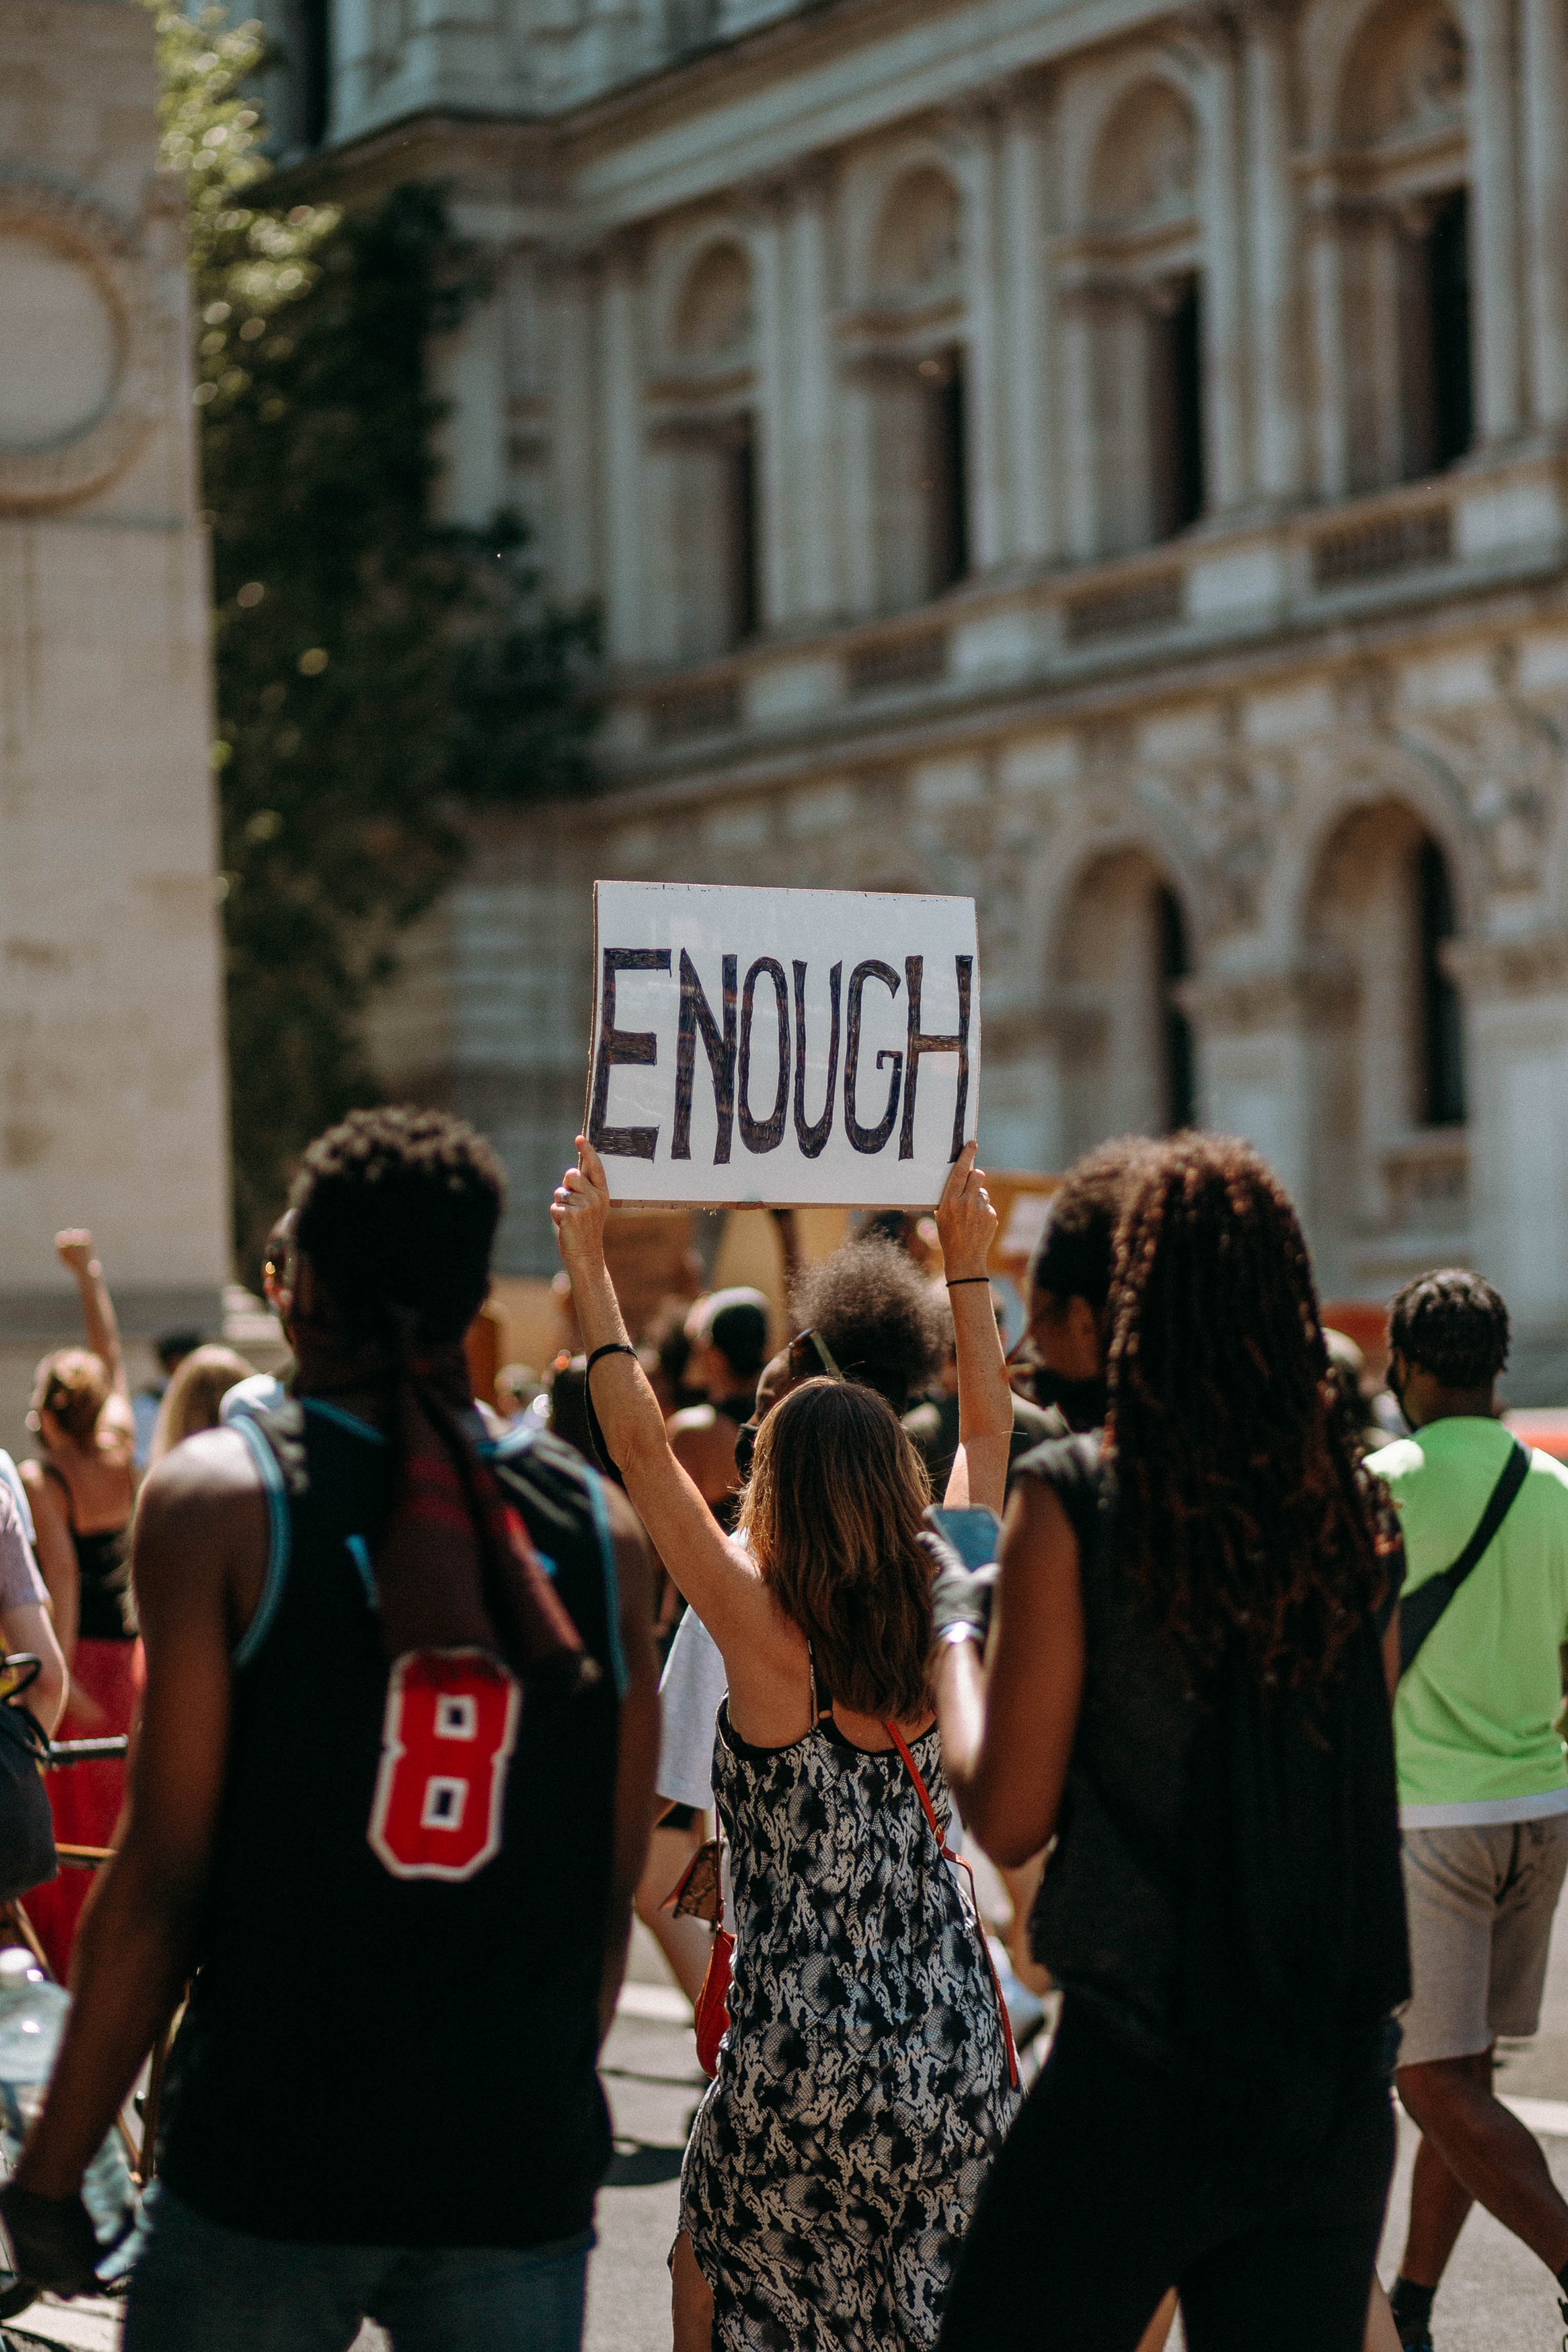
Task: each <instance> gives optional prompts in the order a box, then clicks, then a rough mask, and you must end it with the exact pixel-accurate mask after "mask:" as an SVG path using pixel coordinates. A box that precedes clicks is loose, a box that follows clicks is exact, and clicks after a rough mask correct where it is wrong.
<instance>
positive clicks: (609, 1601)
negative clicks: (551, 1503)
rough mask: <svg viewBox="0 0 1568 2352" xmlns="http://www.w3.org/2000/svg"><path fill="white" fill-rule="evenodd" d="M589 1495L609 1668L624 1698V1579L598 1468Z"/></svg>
mask: <svg viewBox="0 0 1568 2352" xmlns="http://www.w3.org/2000/svg"><path fill="white" fill-rule="evenodd" d="M588 1497H589V1500H590V1502H591V1504H592V1506H593V1524H594V1528H595V1529H596V1530H597V1532H598V1536H599V1557H600V1560H601V1564H602V1566H603V1570H604V1622H605V1624H606V1626H607V1627H608V1629H609V1633H610V1671H611V1673H612V1675H614V1677H615V1696H616V1697H617V1698H624V1697H625V1696H626V1685H627V1684H628V1683H629V1682H630V1681H631V1679H632V1677H631V1675H630V1674H629V1673H628V1671H627V1667H626V1651H625V1646H624V1644H623V1643H622V1639H621V1579H620V1578H619V1577H618V1576H617V1575H616V1573H615V1538H614V1537H613V1536H612V1534H611V1532H610V1513H609V1512H608V1511H607V1510H606V1508H605V1507H604V1485H603V1481H602V1480H601V1477H600V1475H599V1473H598V1471H597V1470H590V1472H589V1473H588Z"/></svg>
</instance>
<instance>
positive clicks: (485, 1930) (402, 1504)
mask: <svg viewBox="0 0 1568 2352" xmlns="http://www.w3.org/2000/svg"><path fill="white" fill-rule="evenodd" d="M500 1201H501V1181H500V1171H499V1168H498V1166H497V1163H496V1161H495V1160H494V1157H493V1155H492V1154H491V1153H490V1151H489V1150H488V1148H487V1146H486V1145H485V1144H484V1143H483V1142H482V1141H481V1139H479V1138H478V1137H477V1136H476V1135H475V1134H474V1132H473V1131H472V1129H468V1128H466V1127H465V1126H464V1125H463V1124H462V1123H461V1122H460V1121H457V1120H455V1119H451V1118H444V1117H442V1116H440V1115H437V1114H434V1113H424V1112H413V1111H368V1112H357V1113H355V1114H354V1115H353V1116H352V1117H351V1118H349V1119H347V1120H346V1121H344V1122H343V1124H342V1125H341V1126H340V1127H339V1128H336V1129H333V1130H331V1132H330V1133H329V1134H328V1135H327V1136H325V1137H323V1138H321V1139H320V1140H319V1142H318V1143H316V1144H315V1145H313V1146H312V1147H311V1149H310V1150H309V1152H308V1153H307V1155H306V1158H305V1162H304V1165H303V1168H302V1171H301V1174H300V1177H299V1179H298V1182H297V1184H296V1187H295V1192H294V1205H295V1207H296V1209H297V1212H298V1223H297V1225H296V1229H295V1237H294V1244H293V1247H292V1250H291V1254H290V1265H289V1269H288V1273H289V1281H290V1287H291V1301H290V1305H291V1317H290V1320H291V1328H292V1330H293V1333H294V1337H295V1340H296V1345H297V1350H298V1372H297V1374H296V1378H295V1382H294V1391H295V1398H294V1401H293V1402H289V1403H288V1404H287V1405H286V1406H285V1407H284V1408H283V1409H282V1410H281V1411H280V1412H277V1413H275V1414H272V1415H267V1416H263V1417H262V1418H261V1419H259V1420H244V1421H242V1422H240V1423H237V1424H235V1426H234V1427H232V1428H228V1429H223V1430H215V1431H213V1432H212V1433H208V1434H204V1435H202V1436H199V1437H196V1438H193V1439H191V1440H189V1441H188V1442H187V1443H186V1444H184V1445H182V1446H180V1447H178V1448H176V1450H175V1451H174V1453H172V1454H171V1455H169V1456H168V1458H167V1459H166V1460H165V1461H164V1462H163V1463H162V1465H160V1466H159V1467H158V1469H157V1470H155V1471H154V1472H153V1474H152V1477H151V1478H150V1479H149V1481H148V1483H147V1485H146V1486H145V1487H144V1489H143V1491H142V1496H141V1509H140V1513H139V1517H138V1523H137V1532H136V1550H135V1578H136V1587H137V1592H138V1598H139V1601H140V1607H141V1627H142V1633H143V1636H144V1639H145V1641H146V1645H147V1695H146V1702H145V1707H144V1712H143V1717H142V1725H141V1738H140V1744H139V1748H138V1752H137V1757H136V1763H135V1770H134V1773H133V1776H132V1784H131V1803H130V1810H129V1815H128V1819H127V1821H126V1823H125V1825H124V1835H123V1839H122V1842H121V1844H120V1851H119V1853H118V1854H117V1855H116V1857H115V1860H114V1861H113V1863H112V1864H110V1866H109V1867H108V1869H107V1870H106V1871H105V1872H104V1874H103V1877H102V1880H101V1882H100V1884H99V1887H98V1889H97V1893H96V1899H95V1901H94V1902H93V1904H92V1906H90V1908H89V1913H88V1915H87V1916H86V1918H85V1919H84V1923H83V1927H82V1931H81V1935H80V1937H79V1939H78V1958H77V1998H76V2002H75V2006H74V2009H73V2012H72V2015H71V2019H70V2021H69V2025H68V2031H67V2034H66V2038H65V2041H64V2043H63V2046H62V2049H61V2053H60V2058H59V2062H58V2065H57V2070H56V2073H55V2077H54V2081H53V2084H52V2086H51V2090H50V2095H49V2099H48V2103H47V2108H46V2110H45V2113H44V2115H43V2116H42V2117H41V2118H40V2120H39V2123H38V2125H37V2128H36V2130H35V2132H34V2134H33V2136H32V2138H31V2141H30V2143H29V2145H28V2147H27V2151H26V2155H25V2157H24V2158H23V2161H22V2164H21V2167H20V2168H19V2170H18V2173H17V2176H16V2181H15V2182H14V2183H13V2184H12V2186H11V2187H9V2188H8V2189H6V2190H5V2192H4V2205H3V2209H0V2210H4V2215H5V2221H6V2225H7V2227H8V2229H9V2231H10V2232H11V2236H12V2239H13V2242H14V2244H15V2247H16V2255H17V2261H18V2267H19V2269H20V2270H21V2272H22V2273H23V2274H24V2275H25V2276H26V2277H27V2278H29V2279H31V2280H34V2281H37V2283H38V2284H42V2285H46V2286H49V2287H53V2288H55V2289H57V2290H58V2291H62V2292H66V2293H69V2292H71V2291H73V2290H79V2289H81V2288H83V2287H85V2286H86V2285H87V2284H88V2283H89V2278H90V2275H91V2270H92V2263H93V2258H94V2252H95V2246H94V2240H93V2233H92V2229H91V2225H90V2222H89V2219H88V2216H87V2213H86V2210H85V2209H84V2208H83V2206H82V2204H81V2202H80V2199H79V2195H78V2190H79V2186H80V2182H81V2179H82V2174H83V2170H84V2168H85V2166H86V2165H87V2163H88V2161H89V2158H91V2156H92V2154H93V2152H94V2150H95V2149H96V2148H97V2147H98V2146H99V2142H100V2141H101V2140H102V2138H103V2137H104V2135H105V2133H106V2132H107V2131H108V2130H109V2129H110V2127H111V2126H112V2123H113V2118H114V2116H115V2113H116V2111H117V2109H118V2107H119V2105H120V2102H121V2100H122V2099H123V2098H124V2097H125V2096H126V2095H127V2094H128V2092H129V2090H130V2088H131V2084H132V2082H133V2080H134V2078H135V2074H136V2072H137V2069H138V2068H139V2066H140V2064H141V2061H142V2059H143V2057H144V2056H145V2054H146V2053H147V2051H148V2049H149V2047H150V2046H151V2044H152V2041H153V2039H154V2037H155V2035H156V2034H157V2032H158V2031H159V2029H160V2027H161V2026H162V2022H163V2021H164V2020H165V2018H166V2017H167V2016H168V2015H169V2013H170V2011H172V2008H173V2007H174V2005H175V2003H176V2001H177V2000H179V1998H180V1996H181V1993H182V1991H183V1988H184V1987H185V1986H186V1984H187V1982H189V1983H190V1985H191V1996H190V2001H189V2005H188V2007H187V2010H186V2012H185V2016H184V2021H183V2025H182V2027H181V2031H180V2033H179V2036H178V2040H177V2042H176V2044H175V2049H174V2053H173V2057H172V2063H171V2067H170V2079H169V2088H168V2094H167V2098H166V2105H165V2126H164V2129H163V2131H162V2134H161V2137H160V2166H159V2175H160V2177H159V2180H158V2183H157V2186H156V2188H155V2189H154V2191H153V2194H152V2198H151V2199H150V2200H149V2211H150V2217H151V2221H152V2234H151V2239H150V2242H149V2244H148V2247H147V2250H146V2252H144V2254H143V2256H142V2258H141V2263H140V2264H139V2266H138V2269H137V2273H136V2276H135V2280H134V2283H133V2285H132V2290H131V2301H130V2305H129V2309H128V2314H127V2321H126V2331H125V2344H126V2348H127V2352H220V2347H221V2352H285V2347H286V2352H318V2347H319V2352H341V2347H344V2346H346V2345H348V2344H349V2343H350V2341H351V2339H352V2337H353V2336H354V2335H355V2334H356V2332H357V2330H358V2327H359V2325H360V2322H361V2317H362V2316H366V2315H369V2316H371V2317H373V2318H375V2319H377V2320H379V2321H380V2322H381V2323H382V2325H383V2326H385V2327H386V2328H387V2329H388V2331H389V2332H390V2334H391V2336H392V2341H393V2343H394V2345H396V2346H397V2347H398V2352H436V2347H444V2352H445V2348H446V2347H453V2346H455V2345H459V2344H460V2345H461V2346H462V2347H464V2352H500V2347H503V2346H505V2347H507V2352H570V2348H571V2347H575V2346H576V2345H577V2344H578V2343H579V2342H580V2333H581V2320H582V2304H583V2286H584V2277H585V2270H586V2263H587V2255H588V2249H589V2246H590V2244H591V2235H592V2232H591V2216H592V2210H593V2201H594V2193H595V2190H596V2189H597V2186H598V2183H599V2181H600V2179H601V2177H602V2174H603V2170H604V2168H605V2164H606V2162H607V2160H608V2156H609V2147H610V2143H609V2131H608V2120H607V2116H606V2114H605V2109H604V2103H603V2099H602V2095H601V2092H600V2089H599V2084H598V2080H597V2075H596V2073H595V2059H596V2054H597V2049H598V2044H599V2042H600V2040H601V2036H602V2033H603V2031H604V2029H605V2028H606V2026H607V2025H608V2022H609V2020H610V2016H611V2014H612V2010H613V2005H614V2000H615V1996H616V1993H617V1990H618V1988H619V1984H620V1979H621V1973H622V1967H623V1964H624V1958H625V1948H626V1938H627V1935H628V1932H629V1923H630V1909H631V1900H632V1889H633V1887H634V1886H635V1885H636V1882H637V1878H638V1875H639V1873H640V1871H641V1868H642V1864H643V1852H644V1849H645V1845H646V1842H647V1833H648V1823H649V1819H650V1814H651V1806H652V1794H653V1765H654V1759H655V1753H656V1748H657V1738H658V1702H657V1697H656V1694H655V1690H654V1666H653V1643H652V1629H651V1623H650V1608H649V1573H648V1566H647V1560H646V1556H645V1552H644V1549H643V1541H642V1537H641V1532H640V1530H639V1528H638V1526H637V1523H636V1521H635V1519H634V1517H632V1513H631V1510H630V1508H629V1507H628V1506H627V1504H626V1502H625V1500H624V1498H623V1497H622V1496H621V1495H620V1494H619V1493H618V1492H617V1491H616V1490H615V1489H614V1488H613V1487H612V1486H607V1485H605V1484H603V1483H602V1482H601V1481H600V1480H599V1479H598V1478H597V1477H596V1476H595V1475H593V1474H592V1473H591V1471H589V1470H588V1468H587V1467H586V1465H584V1464H583V1462H582V1460H581V1458H580V1456H579V1455H577V1454H574V1453H573V1452H572V1451H571V1449H570V1447H567V1446H565V1445H563V1444H560V1442H559V1440H556V1439H554V1438H551V1437H549V1436H548V1435H546V1434H545V1433H535V1432H530V1431H521V1432H518V1433H513V1434H508V1436H507V1437H506V1438H505V1439H504V1440H502V1441H501V1442H500V1443H499V1444H497V1445H495V1446H490V1445H488V1444H486V1442H485V1441H484V1439H483V1434H482V1431H481V1429H480V1425H479V1423H478V1422H477V1417H476V1415H475V1414H474V1412H473V1409H472V1398H471V1393H470V1392H469V1391H468V1388H467V1382H466V1376H465V1368H464V1365H463V1360H462V1337H463V1333H464V1331H465V1328H466V1326H467V1324H468V1322H469V1320H470V1319H471V1318H472V1316H473V1315H474V1313H475V1311H476V1308H477V1307H478V1306H479V1304H480V1303H481V1301H482V1300H483V1298H484V1297H485V1293H486V1286H487V1280H488V1264H489V1251H490V1244H491V1240H492V1237H493V1235H494V1233H495V1228H496V1223H497V1217H498V1214H499V1209H500ZM545 1820H548V1822H549V1824H550V1828H549V1836H548V1838H547V1837H546V1836H545V1835H544V1834H543V1833H542V1832H541V1831H540V1829H539V1826H538V1824H539V1823H540V1822H541V1821H545Z"/></svg>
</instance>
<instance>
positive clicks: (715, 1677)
mask: <svg viewBox="0 0 1568 2352" xmlns="http://www.w3.org/2000/svg"><path fill="white" fill-rule="evenodd" d="M728 1688H729V1677H728V1675H727V1674H726V1673H725V1670H724V1660H723V1658H722V1657H720V1655H719V1651H718V1643H716V1641H715V1640H714V1638H713V1635H712V1634H711V1633H709V1632H708V1629H707V1627H706V1625H705V1624H704V1623H703V1621H702V1619H701V1618H700V1617H699V1616H698V1615H697V1612H696V1611H695V1609H688V1610H687V1611H686V1613H685V1616H684V1617H683V1618H682V1619H681V1622H680V1623H679V1624H678V1625H677V1626H676V1628H675V1638H674V1641H673V1642H672V1643H671V1644H670V1654H669V1656H668V1657H667V1658H666V1659H665V1661H664V1673H663V1675H661V1676H660V1677H659V1704H660V1707H661V1709H662V1712H663V1718H664V1735H663V1738H661V1740H660V1743H659V1770H658V1775H657V1777H656V1779H655V1780H654V1783H653V1786H654V1788H655V1789H656V1790H657V1791H658V1793H659V1795H660V1796H661V1797H663V1799H664V1802H665V1803H666V1804H667V1805H695V1807H696V1809H697V1811H699V1812H704V1813H709V1812H711V1811H713V1727H714V1718H715V1717H716V1715H717V1713H718V1710H719V1705H720V1702H721V1701H722V1699H723V1697H724V1695H725V1693H726V1691H727V1689H728Z"/></svg>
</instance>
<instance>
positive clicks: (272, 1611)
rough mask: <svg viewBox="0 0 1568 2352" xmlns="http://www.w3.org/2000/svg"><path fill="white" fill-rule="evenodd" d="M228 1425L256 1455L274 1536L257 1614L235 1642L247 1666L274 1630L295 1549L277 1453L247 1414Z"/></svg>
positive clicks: (241, 1661) (236, 1656)
mask: <svg viewBox="0 0 1568 2352" xmlns="http://www.w3.org/2000/svg"><path fill="white" fill-rule="evenodd" d="M229 1427H230V1428H231V1429H233V1430H235V1431H237V1432H238V1433H239V1435H240V1436H241V1437H243V1438H244V1440H245V1442H246V1444H247V1445H248V1446H249V1448H250V1450H251V1453H252V1454H253V1456H254V1457H255V1461H256V1468H257V1470H259V1471H260V1473H261V1483H262V1486H263V1488H264V1490H265V1492H266V1495H267V1522H268V1525H269V1526H270V1528H271V1530H272V1539H271V1541H270V1543H269V1544H268V1546H267V1574H266V1576H265V1577H264V1578H263V1579H262V1586H261V1599H260V1600H259V1601H257V1602H256V1615H255V1616H254V1617H253V1618H252V1619H251V1621H250V1623H249V1624H248V1625H247V1626H246V1629H245V1632H244V1633H243V1634H242V1635H241V1636H240V1639H239V1640H238V1642H236V1643H235V1652H234V1659H233V1664H234V1665H235V1667H236V1668H238V1667H240V1666H248V1665H249V1664H250V1662H251V1660H252V1658H254V1657H255V1655H256V1652H257V1651H258V1650H259V1649H260V1647H261V1645H262V1643H264V1642H265V1641H266V1639H267V1634H268V1633H270V1632H271V1630H272V1621H273V1619H274V1618H275V1617H276V1616H277V1611H278V1606H279V1603H280V1602H281V1601H282V1599H283V1588H284V1586H285V1585H286V1584H287V1581H288V1555H289V1551H290V1549H292V1545H291V1540H290V1538H291V1534H292V1522H291V1520H290V1517H289V1511H288V1490H287V1487H286V1486H285V1485H284V1483H283V1472H282V1469H281V1468H280V1466H279V1465H278V1460H277V1454H275V1453H274V1452H273V1450H272V1448H271V1446H270V1445H269V1444H267V1439H266V1437H265V1436H264V1435H263V1433H262V1432H261V1431H260V1430H259V1429H258V1428H257V1426H256V1423H255V1422H254V1421H251V1420H250V1419H249V1418H248V1417H247V1416H246V1414H244V1413H239V1414H236V1415H235V1419H234V1420H233V1421H231V1422H230V1423H229Z"/></svg>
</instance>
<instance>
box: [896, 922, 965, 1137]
mask: <svg viewBox="0 0 1568 2352" xmlns="http://www.w3.org/2000/svg"><path fill="white" fill-rule="evenodd" d="M953 961H954V962H955V963H956V966H957V968H958V1028H957V1033H956V1035H954V1036H951V1037H935V1036H930V1037H928V1036H927V1035H925V1033H924V1031H923V1030H922V1029H921V1026H920V982H921V974H922V970H923V968H924V965H925V957H924V956H917V955H916V956H905V957H904V977H905V979H906V980H907V981H908V982H909V1039H908V1050H909V1060H908V1065H907V1067H906V1069H905V1071H904V1125H903V1126H902V1127H901V1128H900V1129H899V1131H898V1156H899V1158H900V1159H901V1160H913V1159H914V1157H915V1081H916V1080H917V1079H918V1077H919V1076H920V1056H921V1055H922V1054H956V1055H957V1056H958V1099H957V1102H956V1106H955V1108H954V1112H953V1149H952V1150H951V1151H950V1152H949V1153H948V1154H947V1157H948V1159H949V1160H956V1158H957V1157H958V1154H959V1153H960V1151H962V1150H963V1149H964V1113H965V1111H966V1110H967V1108H968V1106H969V980H970V975H971V973H972V972H973V971H974V965H975V960H974V958H973V956H967V955H961V956H955V957H954V959H953Z"/></svg>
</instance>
